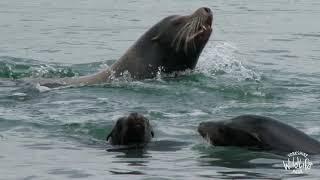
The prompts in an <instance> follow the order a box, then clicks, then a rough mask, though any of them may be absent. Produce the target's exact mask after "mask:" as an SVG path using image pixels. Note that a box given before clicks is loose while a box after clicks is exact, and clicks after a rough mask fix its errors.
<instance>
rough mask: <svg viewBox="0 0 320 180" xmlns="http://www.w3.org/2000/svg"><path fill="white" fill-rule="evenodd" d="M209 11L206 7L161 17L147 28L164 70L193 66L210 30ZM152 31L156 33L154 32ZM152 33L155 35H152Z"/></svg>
mask: <svg viewBox="0 0 320 180" xmlns="http://www.w3.org/2000/svg"><path fill="white" fill-rule="evenodd" d="M212 19H213V16H212V11H211V10H210V9H209V8H207V7H202V8H199V9H197V10H196V11H195V12H194V13H192V14H191V15H186V16H181V15H173V16H169V17H166V18H164V19H163V20H162V21H160V22H159V23H158V24H157V25H155V27H154V28H153V29H152V30H151V32H152V33H151V34H152V35H153V37H152V41H154V42H155V43H158V44H159V46H161V47H162V49H163V51H164V53H165V54H167V56H165V57H164V58H163V62H164V68H166V69H165V70H164V71H167V72H171V71H179V70H185V69H193V68H194V67H195V65H196V63H197V61H198V58H199V56H200V53H201V52H202V50H203V48H204V46H205V45H206V43H207V42H208V40H209V37H210V35H211V32H212V28H211V26H212ZM154 31H156V32H154ZM154 34H155V35H154Z"/></svg>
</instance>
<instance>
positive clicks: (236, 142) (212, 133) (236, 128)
mask: <svg viewBox="0 0 320 180" xmlns="http://www.w3.org/2000/svg"><path fill="white" fill-rule="evenodd" d="M198 132H199V133H200V135H201V136H202V137H204V138H206V139H207V140H208V141H209V142H210V143H211V144H213V145H215V146H239V147H247V148H249V149H255V150H267V151H274V152H280V153H282V152H285V153H290V152H294V151H301V152H304V153H308V154H319V153H320V142H318V141H317V140H315V139H313V138H311V137H310V136H308V135H307V134H305V133H303V132H302V131H299V130H297V129H295V128H293V127H291V126H289V125H287V124H284V123H282V122H280V121H276V120H274V119H272V118H268V117H263V116H256V115H243V116H238V117H235V118H232V119H230V120H227V121H218V122H202V123H200V125H199V127H198Z"/></svg>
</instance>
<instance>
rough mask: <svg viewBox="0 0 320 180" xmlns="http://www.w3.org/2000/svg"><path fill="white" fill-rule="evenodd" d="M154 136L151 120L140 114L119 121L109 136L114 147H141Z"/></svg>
mask: <svg viewBox="0 0 320 180" xmlns="http://www.w3.org/2000/svg"><path fill="white" fill-rule="evenodd" d="M153 136H154V133H153V130H152V127H151V125H150V123H149V120H148V119H147V118H145V117H144V116H142V115H141V114H138V113H131V114H130V115H129V116H128V117H122V118H120V119H118V120H117V122H116V125H115V126H114V127H113V129H112V131H111V133H110V134H109V135H108V136H107V141H108V140H109V141H110V143H111V144H113V145H135V144H136V145H140V144H146V143H148V142H149V141H150V140H151V138H152V137H153Z"/></svg>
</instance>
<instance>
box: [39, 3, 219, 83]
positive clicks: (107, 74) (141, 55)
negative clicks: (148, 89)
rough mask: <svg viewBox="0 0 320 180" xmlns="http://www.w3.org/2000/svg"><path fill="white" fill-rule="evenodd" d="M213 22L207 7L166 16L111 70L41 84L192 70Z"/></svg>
mask: <svg viewBox="0 0 320 180" xmlns="http://www.w3.org/2000/svg"><path fill="white" fill-rule="evenodd" d="M212 19H213V16H212V11H211V10H210V9H209V8H207V7H203V8H199V9H197V10H196V11H195V12H194V13H192V14H191V15H186V16H181V15H172V16H168V17H166V18H164V19H162V20H161V21H160V22H158V23H157V24H155V25H154V26H153V27H151V28H150V29H149V30H148V31H147V32H145V33H144V34H143V35H142V36H141V37H140V38H139V39H138V40H137V41H136V42H135V43H134V44H133V45H132V46H131V47H130V48H129V49H128V50H127V51H126V52H125V54H124V55H123V56H122V57H121V58H120V59H119V60H118V61H116V62H115V63H114V64H113V65H111V67H110V68H108V69H105V70H103V71H101V72H99V73H96V74H93V75H88V76H83V77H77V78H64V79H57V80H41V81H40V85H41V86H47V87H57V86H63V85H79V84H83V85H87V84H99V83H104V82H109V81H112V79H113V78H117V77H120V76H122V75H123V74H124V73H128V74H130V76H131V78H134V79H147V78H154V77H156V76H157V74H158V73H173V72H179V71H185V70H187V69H190V70H193V69H194V68H195V66H196V64H197V62H198V58H199V56H200V54H201V52H202V50H203V48H204V47H205V45H206V43H207V42H208V40H209V37H210V35H211V32H212V28H211V25H212Z"/></svg>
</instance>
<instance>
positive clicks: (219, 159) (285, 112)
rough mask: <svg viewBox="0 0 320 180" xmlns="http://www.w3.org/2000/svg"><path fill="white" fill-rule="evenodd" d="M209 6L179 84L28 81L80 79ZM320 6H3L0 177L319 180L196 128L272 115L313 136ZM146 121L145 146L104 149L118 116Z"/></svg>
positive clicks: (71, 0)
mask: <svg viewBox="0 0 320 180" xmlns="http://www.w3.org/2000/svg"><path fill="white" fill-rule="evenodd" d="M202 6H207V7H209V8H211V9H212V10H213V11H214V28H213V29H214V30H213V34H212V36H211V38H210V41H209V42H208V44H207V46H206V48H205V50H204V51H203V53H202V54H201V57H200V59H199V62H198V65H197V68H196V70H195V71H194V72H186V73H184V74H183V75H181V76H179V77H176V78H162V77H158V78H156V79H151V80H144V81H133V80H131V79H130V78H129V79H128V78H123V79H120V80H118V81H115V82H112V83H108V84H103V85H96V86H83V87H74V88H60V89H51V90H50V89H45V88H41V87H36V86H35V87H30V86H26V85H23V83H22V79H24V78H39V77H41V78H60V77H72V76H79V75H86V74H90V73H93V72H96V71H98V70H100V69H103V68H106V67H108V66H109V65H110V64H112V63H113V62H114V61H115V60H117V59H118V58H119V56H121V55H122V54H123V53H124V52H125V51H126V49H127V48H129V47H130V45H131V44H132V43H133V42H134V41H135V40H136V39H137V38H138V37H139V36H140V35H141V34H142V33H143V32H145V31H146V30H147V29H148V28H149V27H151V26H152V25H153V24H155V23H156V22H158V21H159V20H160V19H162V18H163V17H166V16H169V15H172V14H190V13H192V12H193V11H195V10H196V9H197V8H199V7H202ZM319 19H320V2H319V1H317V0H269V1H256V0H243V1H238V0H237V1H236V0H228V1H225V0H216V1H211V0H202V1H196V0H170V1H169V0H162V1H155V0H154V1H147V0H141V1H133V0H123V1H115V0H68V1H62V0H55V1H49V0H42V1H30V2H29V1H24V0H1V1H0V42H1V43H0V179H4V180H8V179H24V180H31V179H39V180H43V179H112V180H113V179H128V178H129V179H287V178H292V179H319V177H320V173H319V160H320V158H319V157H317V156H312V157H310V160H311V161H312V162H313V166H312V168H311V169H310V170H309V171H306V172H305V174H303V175H293V174H292V172H291V171H287V170H285V169H284V167H283V162H282V161H283V160H286V157H282V156H279V155H274V154H270V153H268V152H253V151H248V150H245V149H240V148H223V147H212V146H210V145H209V144H208V143H206V142H205V141H204V140H203V139H202V138H201V137H200V136H199V135H198V133H197V131H196V129H197V126H198V124H199V123H200V122H201V121H210V120H211V121H217V120H223V119H228V118H231V117H234V116H238V115H242V114H257V115H263V116H270V117H273V118H276V119H278V120H280V121H282V122H285V123H287V124H290V125H292V126H294V127H296V128H298V129H300V130H302V131H304V132H305V133H307V134H309V135H310V136H312V137H314V138H316V139H318V140H320V127H319V125H320V122H319V120H320V105H319V104H320V103H319V102H320V93H319V92H320V70H319V67H320V25H319V23H318V20H319ZM129 112H139V113H142V114H144V115H145V116H146V117H148V118H149V119H150V121H151V124H152V125H153V127H154V130H155V138H154V139H153V142H152V143H151V144H150V146H149V147H148V148H146V149H144V150H138V149H137V150H131V151H121V152H108V151H106V150H107V149H110V148H112V147H111V146H110V145H109V144H108V143H107V142H105V137H106V135H107V134H108V133H109V132H110V131H111V128H112V127H113V125H114V123H115V121H116V119H117V118H119V117H121V116H123V115H127V114H128V113H129Z"/></svg>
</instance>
